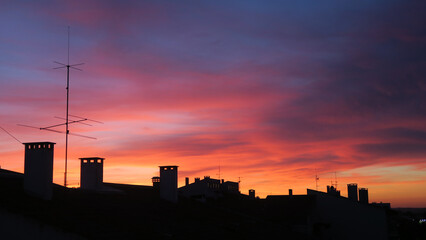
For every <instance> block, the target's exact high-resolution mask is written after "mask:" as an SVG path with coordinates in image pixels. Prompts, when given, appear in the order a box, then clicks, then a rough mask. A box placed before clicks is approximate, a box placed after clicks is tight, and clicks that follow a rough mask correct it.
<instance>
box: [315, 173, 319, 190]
mask: <svg viewBox="0 0 426 240" xmlns="http://www.w3.org/2000/svg"><path fill="white" fill-rule="evenodd" d="M318 181H319V177H318V173H317V170H316V169H315V188H316V190H317V191H318Z"/></svg>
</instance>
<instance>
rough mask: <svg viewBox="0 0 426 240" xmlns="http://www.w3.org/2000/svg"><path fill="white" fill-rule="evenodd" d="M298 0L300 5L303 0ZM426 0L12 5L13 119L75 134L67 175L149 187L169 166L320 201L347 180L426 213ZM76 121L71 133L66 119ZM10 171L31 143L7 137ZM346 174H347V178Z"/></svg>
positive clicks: (5, 58)
mask: <svg viewBox="0 0 426 240" xmlns="http://www.w3.org/2000/svg"><path fill="white" fill-rule="evenodd" d="M295 2H297V3H295ZM425 12H426V3H425V1H416V0H413V1H402V0H401V1H392V0H383V1H371V0H368V1H367V0H366V1H341V0H335V1H315V0H312V1H249V0H246V1H103V0H89V1H7V0H6V1H1V6H0V126H1V127H3V128H5V129H6V130H7V131H9V132H10V133H11V134H13V135H14V136H15V137H16V138H18V139H19V140H20V141H22V142H32V141H51V142H55V143H56V146H55V160H54V182H55V183H59V184H62V183H63V172H64V158H65V153H64V152H65V151H64V149H65V136H64V135H62V134H57V133H51V132H45V131H39V130H36V129H31V128H25V127H20V126H17V124H26V125H33V126H38V127H45V126H49V125H54V124H58V123H62V122H63V121H62V120H61V119H58V118H54V117H55V116H57V117H65V106H66V90H65V87H66V70H65V69H57V70H54V69H53V68H55V67H58V65H56V64H55V63H53V61H59V62H63V63H66V62H67V26H70V29H71V37H70V63H71V64H73V63H85V64H84V65H82V66H81V69H83V71H74V70H73V71H71V73H70V114H73V115H78V116H84V117H87V118H91V119H95V120H98V121H102V122H103V123H104V124H98V123H91V124H92V125H93V126H86V125H78V124H75V125H71V127H70V131H71V132H72V133H77V134H83V135H87V136H91V137H96V138H97V140H91V139H87V138H81V137H75V136H70V139H69V163H68V164H69V180H68V181H69V183H70V184H71V185H73V186H78V184H79V176H80V170H79V167H80V162H79V160H78V158H80V157H104V158H105V159H106V160H105V169H104V181H107V182H120V183H131V184H143V185H150V184H151V177H153V176H155V175H158V166H160V165H169V164H170V165H178V166H179V186H182V185H183V184H184V180H185V177H189V178H190V179H191V182H192V181H193V179H194V177H201V178H202V177H203V176H211V177H212V178H218V177H219V175H218V174H219V166H220V169H221V170H220V174H221V178H224V179H225V180H230V181H238V180H239V178H240V180H241V191H242V193H245V194H247V193H248V189H251V188H253V189H255V190H256V195H259V196H260V197H266V195H268V194H287V193H288V189H289V188H292V189H293V191H294V193H295V194H306V188H310V189H315V187H316V186H315V175H316V174H318V176H319V178H320V180H319V182H318V184H319V190H321V191H325V189H326V186H327V185H330V183H331V181H334V177H335V175H336V176H337V181H338V189H339V190H341V192H342V195H344V196H347V190H346V184H348V183H352V182H355V183H358V186H359V187H366V188H368V189H369V195H370V201H375V202H380V201H382V202H391V203H392V207H426V24H425V23H426V14H425ZM57 130H64V127H60V128H57ZM0 165H1V168H4V169H9V170H13V171H18V172H23V169H24V148H23V145H21V144H19V143H18V142H17V141H15V140H14V139H13V138H12V137H10V136H9V135H7V134H6V133H5V132H3V131H1V130H0ZM335 173H336V174H335Z"/></svg>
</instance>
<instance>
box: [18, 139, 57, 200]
mask: <svg viewBox="0 0 426 240" xmlns="http://www.w3.org/2000/svg"><path fill="white" fill-rule="evenodd" d="M54 145H55V143H53V142H31V143H24V146H25V166H24V190H25V192H26V193H28V194H29V195H32V196H35V197H38V198H41V199H44V200H51V199H52V185H53V184H52V182H53V146H54Z"/></svg>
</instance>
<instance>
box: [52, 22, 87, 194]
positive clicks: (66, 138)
mask: <svg viewBox="0 0 426 240" xmlns="http://www.w3.org/2000/svg"><path fill="white" fill-rule="evenodd" d="M55 63H57V64H59V65H62V66H61V67H57V68H55V69H59V68H64V67H66V68H67V88H66V89H67V112H66V116H65V128H66V130H65V172H64V187H66V186H67V170H68V135H69V129H68V125H69V113H68V109H69V97H70V96H69V95H70V68H73V69H76V70H79V71H81V69H78V68H76V67H75V66H78V65H83V64H84V63H77V64H73V65H70V27H69V26H68V55H67V64H66V65H65V64H63V63H60V62H56V61H55Z"/></svg>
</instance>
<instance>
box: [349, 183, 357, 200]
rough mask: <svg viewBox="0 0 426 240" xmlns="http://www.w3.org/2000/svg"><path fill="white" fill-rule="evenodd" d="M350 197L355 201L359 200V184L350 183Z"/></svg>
mask: <svg viewBox="0 0 426 240" xmlns="http://www.w3.org/2000/svg"><path fill="white" fill-rule="evenodd" d="M348 198H349V199H350V200H352V201H354V202H358V184H356V183H349V184H348Z"/></svg>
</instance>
